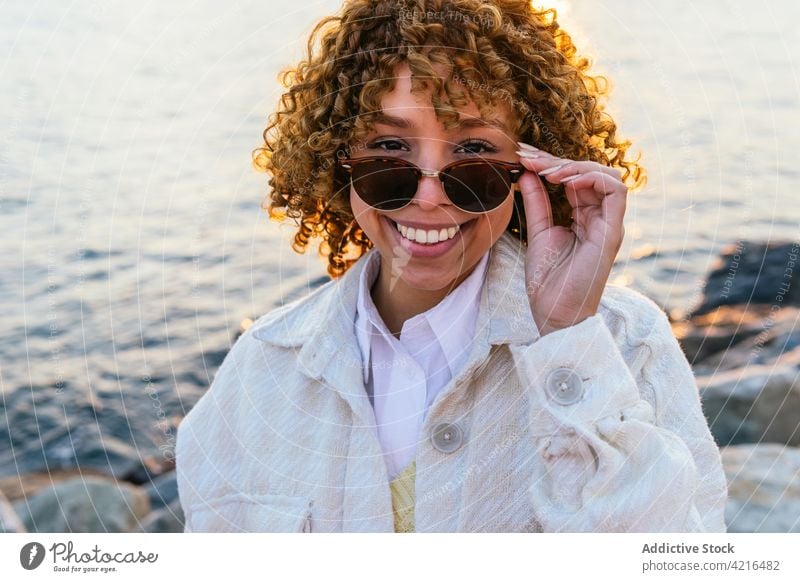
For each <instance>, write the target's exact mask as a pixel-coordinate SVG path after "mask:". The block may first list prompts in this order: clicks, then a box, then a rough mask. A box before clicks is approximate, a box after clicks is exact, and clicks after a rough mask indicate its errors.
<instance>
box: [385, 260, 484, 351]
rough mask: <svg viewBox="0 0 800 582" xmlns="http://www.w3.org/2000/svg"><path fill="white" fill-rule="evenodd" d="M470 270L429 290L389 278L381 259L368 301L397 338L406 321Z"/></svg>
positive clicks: (423, 309)
mask: <svg viewBox="0 0 800 582" xmlns="http://www.w3.org/2000/svg"><path fill="white" fill-rule="evenodd" d="M474 268H475V267H473V269H472V270H474ZM472 270H470V271H468V272H466V273H462V274H461V275H459V277H458V279H456V281H455V282H454V283H452V284H450V285H448V286H446V287H443V288H442V289H435V290H429V289H417V288H415V287H411V286H409V285H408V284H407V283H406V282H405V281H404V280H403V279H402V277H395V278H394V280H392V273H391V272H390V270H389V269H384V268H383V264H382V263H381V268H380V273H379V274H378V277H377V279H376V280H375V284H374V285H373V286H372V289H371V295H372V302H373V303H374V304H375V308H376V309H377V310H378V313H379V314H380V316H381V319H383V322H384V323H385V324H386V327H387V328H388V329H389V331H390V332H391V333H392V335H394V336H395V337H397V338H399V337H400V331H401V330H402V329H403V324H404V323H405V322H406V321H408V320H409V319H411V318H412V317H414V316H415V315H419V314H420V313H424V312H426V311H428V310H429V309H431V308H433V307H435V306H436V305H438V304H439V302H440V301H441V300H442V299H444V298H445V297H446V296H447V294H448V293H450V291H452V290H453V289H455V288H456V287H458V286H459V285H460V284H461V283H462V282H463V281H464V279H466V278H467V277H468V276H469V274H470V273H471V272H472Z"/></svg>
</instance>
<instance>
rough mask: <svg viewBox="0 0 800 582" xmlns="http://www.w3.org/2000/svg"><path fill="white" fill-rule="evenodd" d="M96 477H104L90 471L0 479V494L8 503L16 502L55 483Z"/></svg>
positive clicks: (70, 471) (60, 472)
mask: <svg viewBox="0 0 800 582" xmlns="http://www.w3.org/2000/svg"><path fill="white" fill-rule="evenodd" d="M92 475H96V476H99V477H104V476H105V474H103V473H102V472H100V471H94V470H92V469H82V470H79V469H68V470H63V471H59V470H53V471H50V472H49V473H44V472H37V473H23V474H21V475H14V476H13V477H2V478H0V494H5V496H6V497H7V498H8V500H9V501H18V500H20V499H24V498H25V497H32V496H33V495H35V494H36V493H38V492H39V491H40V490H42V489H46V488H47V487H52V486H53V485H55V484H57V483H61V482H63V481H68V480H70V479H74V478H75V477H80V476H83V477H88V476H92Z"/></svg>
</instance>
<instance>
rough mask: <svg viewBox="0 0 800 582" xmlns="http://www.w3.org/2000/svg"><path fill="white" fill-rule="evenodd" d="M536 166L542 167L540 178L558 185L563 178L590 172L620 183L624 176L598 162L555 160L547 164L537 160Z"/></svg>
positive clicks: (539, 172)
mask: <svg viewBox="0 0 800 582" xmlns="http://www.w3.org/2000/svg"><path fill="white" fill-rule="evenodd" d="M536 166H537V169H538V167H541V168H542V169H541V170H539V171H538V172H537V173H538V174H539V176H541V177H542V178H544V179H545V180H547V181H548V182H550V183H552V184H558V183H559V182H560V181H561V180H562V179H563V178H566V177H568V176H572V175H574V174H586V173H588V172H602V173H604V174H606V175H608V176H610V177H611V178H614V179H615V180H618V181H620V179H621V176H622V174H621V173H620V171H619V170H618V169H616V168H609V167H608V166H604V165H603V164H599V163H597V162H586V161H579V160H562V159H558V158H556V159H555V160H552V161H549V162H546V161H544V160H539V159H537V160H536Z"/></svg>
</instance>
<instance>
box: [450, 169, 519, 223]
mask: <svg viewBox="0 0 800 582" xmlns="http://www.w3.org/2000/svg"><path fill="white" fill-rule="evenodd" d="M511 184H512V182H511V178H510V176H509V173H508V171H507V170H505V169H503V168H501V167H499V166H495V165H493V164H491V163H490V162H471V163H469V164H464V165H462V166H456V167H454V168H451V169H450V170H448V171H447V173H446V174H445V179H444V188H445V192H447V195H448V196H449V197H450V200H451V201H452V202H453V204H455V205H456V206H458V207H459V208H461V209H462V210H466V211H467V212H488V211H490V210H494V209H495V208H497V207H498V206H500V205H501V204H502V203H503V201H504V200H505V199H506V198H508V195H509V193H510V192H511Z"/></svg>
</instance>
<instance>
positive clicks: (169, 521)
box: [142, 499, 184, 533]
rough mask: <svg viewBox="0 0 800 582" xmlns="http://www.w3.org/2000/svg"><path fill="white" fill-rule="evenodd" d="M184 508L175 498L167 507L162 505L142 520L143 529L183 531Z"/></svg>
mask: <svg viewBox="0 0 800 582" xmlns="http://www.w3.org/2000/svg"><path fill="white" fill-rule="evenodd" d="M183 523H184V516H183V508H182V507H181V504H180V502H179V501H178V500H177V499H175V500H174V501H173V502H172V503H170V504H169V505H167V506H166V507H162V508H161V509H158V510H156V511H154V512H152V513H151V514H150V515H148V516H147V517H146V518H145V519H144V521H143V522H142V531H144V532H146V533H183Z"/></svg>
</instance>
